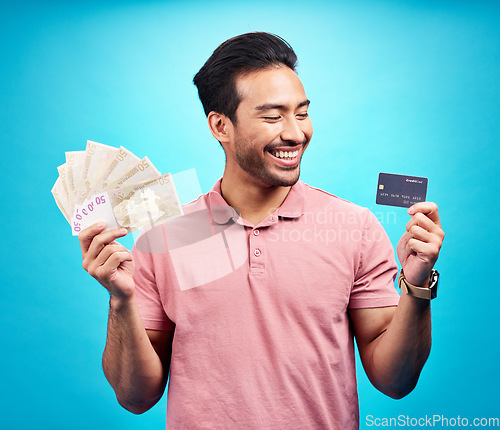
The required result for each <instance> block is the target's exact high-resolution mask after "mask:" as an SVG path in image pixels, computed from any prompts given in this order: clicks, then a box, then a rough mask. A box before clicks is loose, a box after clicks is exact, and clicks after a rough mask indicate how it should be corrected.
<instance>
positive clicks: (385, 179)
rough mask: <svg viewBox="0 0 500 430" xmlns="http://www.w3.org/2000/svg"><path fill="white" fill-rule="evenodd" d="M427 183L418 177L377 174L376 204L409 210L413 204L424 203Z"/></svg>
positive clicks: (425, 179)
mask: <svg viewBox="0 0 500 430" xmlns="http://www.w3.org/2000/svg"><path fill="white" fill-rule="evenodd" d="M427 182H428V179H427V178H421V177H418V176H406V175H394V174H391V173H379V175H378V186H377V200H376V203H377V204H378V205H388V206H399V207H403V208H409V207H410V206H413V205H414V204H415V203H420V202H425V197H426V195H427Z"/></svg>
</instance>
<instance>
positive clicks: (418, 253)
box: [397, 202, 444, 286]
mask: <svg viewBox="0 0 500 430" xmlns="http://www.w3.org/2000/svg"><path fill="white" fill-rule="evenodd" d="M408 214H409V215H411V219H410V221H409V222H408V224H407V225H406V232H405V233H404V234H403V236H402V237H401V239H400V241H399V243H398V247H397V254H398V257H399V261H400V263H401V266H402V267H403V271H404V274H405V277H406V279H407V280H408V282H410V283H411V284H413V285H418V286H427V283H428V282H429V276H430V273H431V269H432V267H433V266H434V263H435V262H436V260H437V258H438V255H439V251H440V249H441V245H442V243H443V239H444V232H443V230H442V229H441V222H440V221H439V213H438V207H437V205H436V204H435V203H432V202H422V203H417V204H415V205H413V206H411V207H410V208H409V209H408Z"/></svg>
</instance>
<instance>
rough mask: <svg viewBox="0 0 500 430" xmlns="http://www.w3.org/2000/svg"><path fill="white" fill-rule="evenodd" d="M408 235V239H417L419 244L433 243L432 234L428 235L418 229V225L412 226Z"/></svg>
mask: <svg viewBox="0 0 500 430" xmlns="http://www.w3.org/2000/svg"><path fill="white" fill-rule="evenodd" d="M408 234H409V239H408V240H410V239H417V240H420V241H421V242H426V243H429V242H433V241H434V236H433V234H432V233H429V232H428V231H427V230H425V229H424V228H422V227H420V226H419V225H413V226H412V227H411V228H410V230H408Z"/></svg>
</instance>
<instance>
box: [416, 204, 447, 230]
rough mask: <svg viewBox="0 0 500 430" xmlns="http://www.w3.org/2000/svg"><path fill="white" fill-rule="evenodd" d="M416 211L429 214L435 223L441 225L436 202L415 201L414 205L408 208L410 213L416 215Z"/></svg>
mask: <svg viewBox="0 0 500 430" xmlns="http://www.w3.org/2000/svg"><path fill="white" fill-rule="evenodd" d="M416 213H422V214H424V215H427V216H428V217H429V218H430V219H431V220H432V221H433V222H434V223H436V224H437V225H438V226H439V227H441V222H440V220H439V211H438V207H437V204H436V203H433V202H420V203H415V204H414V205H413V206H411V207H409V208H408V214H409V215H415V214H416Z"/></svg>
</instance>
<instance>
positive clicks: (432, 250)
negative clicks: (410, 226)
mask: <svg viewBox="0 0 500 430" xmlns="http://www.w3.org/2000/svg"><path fill="white" fill-rule="evenodd" d="M406 250H407V251H408V253H409V254H414V255H419V256H421V258H422V259H424V260H427V261H429V262H435V261H436V259H437V256H438V255H439V245H438V244H436V243H433V242H422V241H421V240H418V239H415V238H411V239H410V240H408V243H407V244H406Z"/></svg>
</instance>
